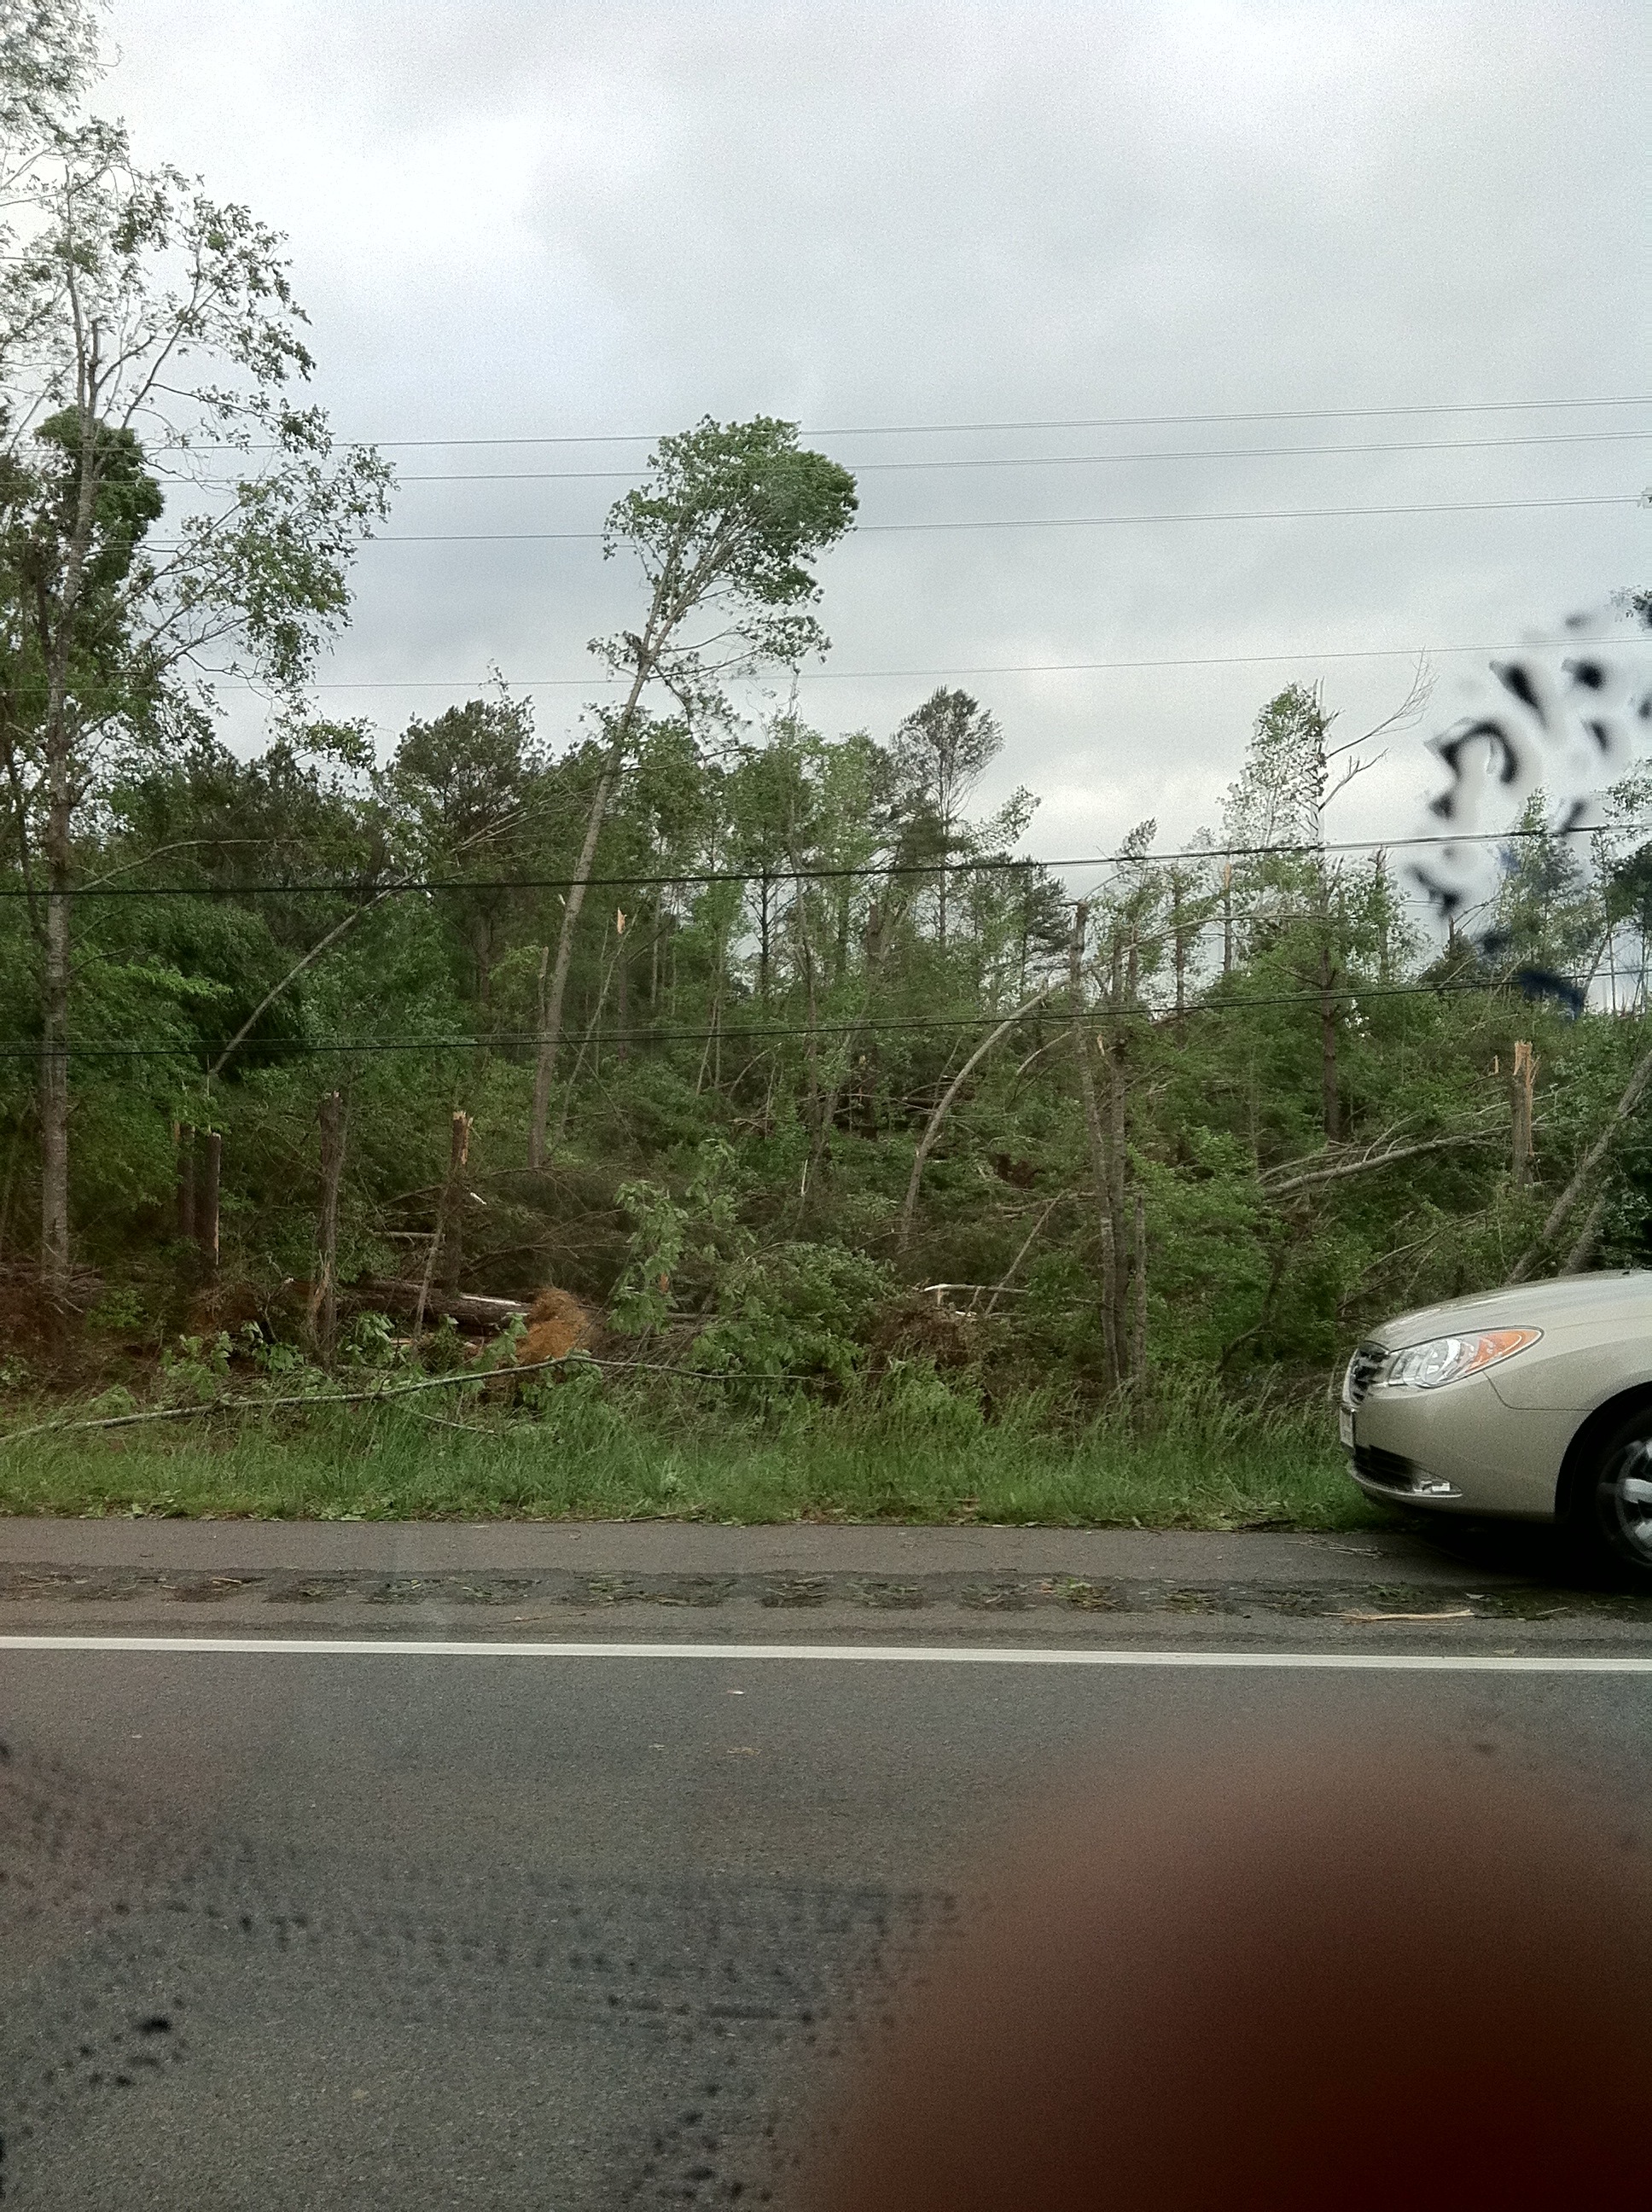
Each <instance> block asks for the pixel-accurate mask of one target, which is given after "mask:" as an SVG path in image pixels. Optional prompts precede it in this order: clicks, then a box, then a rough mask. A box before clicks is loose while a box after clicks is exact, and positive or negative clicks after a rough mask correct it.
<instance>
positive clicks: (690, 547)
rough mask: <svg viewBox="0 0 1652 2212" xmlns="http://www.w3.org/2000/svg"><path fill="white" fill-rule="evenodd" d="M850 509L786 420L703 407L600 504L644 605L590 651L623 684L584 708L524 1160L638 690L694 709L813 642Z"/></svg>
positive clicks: (845, 482) (608, 547)
mask: <svg viewBox="0 0 1652 2212" xmlns="http://www.w3.org/2000/svg"><path fill="white" fill-rule="evenodd" d="M854 510H855V491H854V479H853V477H851V476H850V474H849V472H848V471H847V469H842V468H840V467H839V466H838V465H837V464H836V462H835V461H829V460H828V459H826V458H825V456H824V455H823V454H822V453H810V452H809V451H807V450H806V449H805V448H803V447H799V444H798V434H797V426H796V425H795V423H791V422H777V421H775V420H774V419H773V418H772V417H769V416H757V417H756V419H755V420H753V421H752V422H740V423H731V424H723V423H720V422H712V421H711V420H710V419H709V417H708V419H707V420H706V421H705V422H701V423H700V424H699V425H698V427H697V428H695V429H692V430H685V431H683V432H681V433H680V434H679V435H677V436H675V437H671V438H663V439H661V441H660V442H659V447H658V448H657V450H656V451H655V453H654V454H653V457H652V459H650V462H649V465H648V474H647V478H646V479H645V481H644V482H643V483H641V485H639V486H638V487H637V489H635V491H630V492H628V493H627V494H626V495H625V496H624V498H623V499H621V500H618V501H616V502H615V505H614V506H613V507H612V508H611V509H610V513H609V516H608V522H607V526H606V531H605V533H604V542H603V554H604V558H605V559H607V558H612V557H613V556H615V555H616V554H617V553H618V552H620V551H621V550H629V551H630V552H631V553H632V554H634V555H635V557H636V560H637V562H638V564H639V566H640V567H641V571H642V576H643V581H644V583H645V585H646V586H647V594H648V597H647V611H646V612H645V614H644V616H643V618H642V623H641V628H640V629H635V630H626V631H623V632H622V633H621V635H619V636H618V637H616V638H611V639H610V640H608V641H606V642H605V643H604V644H603V645H601V646H600V647H598V651H599V652H600V653H602V655H603V657H604V659H605V660H606V661H607V663H608V665H609V666H610V668H611V669H613V670H614V671H615V672H616V674H621V673H623V674H624V675H625V677H626V678H628V679H629V688H628V690H627V693H626V696H625V699H624V702H623V704H622V705H620V706H619V707H617V708H604V709H603V710H602V711H601V713H600V714H599V717H598V720H599V722H600V726H601V728H602V732H603V736H604V739H605V741H606V744H607V751H606V755H605V757H604V763H603V769H602V773H601V775H599V776H598V781H597V785H596V789H595V791H594V792H593V793H592V800H591V811H590V814H589V816H588V817H587V820H586V834H585V841H584V843H583V844H582V845H581V847H580V855H579V858H578V860H577V861H576V862H575V864H574V875H573V880H572V882H571V884H569V887H568V900H567V904H566V905H565V906H564V908H563V909H562V926H561V927H560V929H559V931H558V933H557V939H556V962H555V964H554V966H553V967H552V969H551V973H550V992H549V995H548V997H547V1000H546V1005H545V1012H544V1022H543V1024H542V1028H541V1034H540V1039H539V1057H538V1068H537V1071H536V1074H535V1079H534V1088H533V1110H532V1117H531V1122H530V1125H529V1132H528V1164H529V1166H530V1167H533V1168H538V1167H539V1166H541V1165H542V1164H544V1154H545V1121H546V1116H547V1114H548V1112H549V1110H550V1086H551V1081H552V1078H553V1075H554V1073H555V1070H556V1054H557V1049H558V1047H559V1045H560V1043H561V1041H562V1002H563V999H564V996H565V994H566V992H567V988H568V969H569V967H570V965H571V964H572V961H573V952H574V931H575V929H576V927H578V923H579V919H580V908H582V906H583V905H584V902H585V894H586V884H588V883H589V881H590V878H591V874H592V866H593V863H594V860H595V857H596V850H597V840H598V836H600V835H601V832H602V825H603V820H604V816H605V815H606V813H607V811H608V802H609V799H610V795H611V793H612V791H613V787H614V781H615V779H616V776H617V775H619V772H620V769H621V767H622V764H623V762H624V761H625V759H626V757H627V755H628V754H629V750H630V749H631V747H632V745H633V744H634V743H635V738H636V736H637V733H638V729H639V726H640V716H641V710H642V705H643V695H644V693H645V692H646V691H647V689H648V687H649V685H650V684H662V685H663V686H664V687H665V690H667V691H669V692H670V693H671V695H672V696H673V697H674V698H675V699H676V700H677V702H678V704H679V706H680V707H681V708H682V710H683V713H684V714H686V715H688V716H689V719H690V720H704V719H706V718H707V717H708V716H715V715H718V714H722V713H724V712H725V711H726V709H725V708H724V703H723V699H722V693H721V682H722V679H723V678H725V677H726V676H728V675H731V674H732V673H733V672H735V671H737V670H741V669H749V668H751V667H754V666H756V665H759V664H760V663H762V662H763V661H776V660H778V661H780V662H782V663H784V664H786V665H791V666H795V665H797V664H798V662H799V661H800V660H801V659H804V658H805V656H806V655H807V654H809V653H818V652H820V651H822V650H823V648H824V646H825V643H826V640H825V637H824V635H823V632H822V631H821V629H820V627H819V624H818V623H817V622H816V620H815V618H814V617H813V615H812V614H811V613H810V612H808V611H807V610H808V609H809V607H810V606H811V604H812V603H813V602H814V601H815V600H816V599H817V598H818V597H819V586H818V585H817V582H816V580H815V577H814V573H813V570H812V568H811V566H810V563H811V562H812V561H814V560H815V559H816V558H817V556H819V555H820V554H821V553H822V552H823V551H824V550H825V549H826V548H827V547H828V546H829V545H831V544H834V543H835V541H836V540H837V539H838V538H841V536H842V534H843V532H845V531H846V530H847V528H848V526H849V525H850V522H851V521H852V520H853V515H854Z"/></svg>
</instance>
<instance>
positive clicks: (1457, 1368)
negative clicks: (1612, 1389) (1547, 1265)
mask: <svg viewBox="0 0 1652 2212" xmlns="http://www.w3.org/2000/svg"><path fill="white" fill-rule="evenodd" d="M1542 1334H1543V1332H1542V1330H1541V1329H1540V1328H1488V1329H1485V1330H1483V1331H1482V1332H1481V1334H1479V1336H1434V1337H1430V1339H1429V1340H1428V1342H1427V1343H1426V1344H1408V1345H1407V1346H1406V1348H1405V1350H1404V1351H1403V1352H1395V1353H1394V1356H1393V1358H1391V1359H1390V1360H1389V1361H1388V1364H1387V1365H1386V1366H1385V1367H1384V1368H1383V1370H1382V1373H1381V1375H1379V1376H1377V1378H1376V1379H1377V1383H1379V1385H1382V1386H1386V1387H1388V1388H1398V1387H1401V1386H1403V1387H1406V1388H1408V1389H1412V1390H1437V1389H1439V1388H1440V1385H1441V1384H1442V1383H1457V1382H1461V1379H1462V1377H1463V1376H1465V1375H1478V1374H1479V1371H1480V1370H1481V1369H1482V1368H1483V1367H1495V1366H1496V1364H1497V1362H1498V1360H1500V1359H1512V1358H1514V1356H1515V1353H1516V1352H1524V1351H1525V1350H1526V1349H1527V1346H1529V1345H1534V1344H1535V1343H1536V1342H1537V1340H1538V1339H1539V1338H1540V1336H1541V1335H1542Z"/></svg>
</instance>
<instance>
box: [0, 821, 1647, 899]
mask: <svg viewBox="0 0 1652 2212" xmlns="http://www.w3.org/2000/svg"><path fill="white" fill-rule="evenodd" d="M1608 830H1617V831H1619V832H1625V833H1627V834H1629V835H1631V836H1637V835H1639V834H1641V833H1642V832H1643V831H1646V830H1652V823H1562V824H1560V825H1558V826H1557V827H1556V828H1553V829H1545V828H1539V829H1525V828H1515V829H1473V830H1467V831H1460V830H1449V829H1441V830H1431V831H1429V832H1428V833H1426V834H1425V835H1422V836H1415V837H1349V838H1339V839H1330V840H1327V842H1325V843H1323V844H1317V845H1302V844H1297V845H1291V844H1266V845H1189V846H1184V847H1183V848H1181V851H1179V852H1172V853H1131V852H1117V853H1088V854H1083V855H1081V856H1080V857H1079V858H1078V859H1077V860H1041V859H1040V858H1038V857H1037V856H1036V855H1033V856H1031V857H1029V858H1027V859H1016V858H1014V857H1004V858H999V857H997V856H993V857H990V858H987V859H983V860H896V861H878V862H868V863H867V864H866V865H865V866H861V867H854V868H767V869H765V868H762V867H757V866H750V867H742V868H685V869H679V870H677V871H676V872H674V873H672V874H670V875H658V876H644V875H608V876H598V875H592V876H586V877H585V878H582V880H583V882H584V883H585V884H586V888H587V889H588V890H659V889H662V888H665V887H668V886H674V885H679V884H760V883H770V884H793V883H838V882H845V881H851V882H859V881H863V880H865V879H868V878H872V877H893V876H921V877H927V878H938V877H940V876H948V877H953V878H956V877H958V876H965V875H977V874H987V873H1008V872H1013V871H1015V870H1023V871H1024V870H1027V869H1030V868H1042V869H1048V870H1049V871H1051V872H1057V871H1061V870H1066V869H1069V868H1071V869H1079V868H1108V867H1137V868H1148V869H1151V868H1157V867H1163V866H1165V865H1167V864H1168V863H1169V862H1170V861H1172V860H1261V859H1266V858H1269V857H1275V856H1277V857H1285V858H1297V859H1313V858H1315V857H1316V856H1320V855H1322V854H1328V853H1393V852H1404V851H1410V850H1412V849H1413V848H1417V847H1427V846H1435V845H1501V844H1505V843H1507V842H1509V840H1510V839H1511V838H1516V837H1598V836H1602V835H1605V834H1606V832H1607V831H1608ZM134 865H135V866H141V865H142V864H141V863H134ZM574 881H575V878H574V877H572V876H423V877H411V876H409V877H403V878H398V879H397V880H395V881H393V882H391V883H385V882H382V881H379V880H376V879H375V878H371V877H367V878H361V877H358V878H353V879H345V880H343V881H335V882H331V883H317V882H302V881H301V882H298V883H286V884H276V883H258V884H88V885H87V886H86V888H85V889H84V890H76V889H74V888H73V887H71V888H70V891H69V892H68V893H67V896H70V897H71V898H74V899H77V900H79V899H114V898H283V897H295V896H298V895H299V894H301V893H305V894H309V893H314V894H317V895H322V894H332V895H334V896H339V897H348V898H374V899H378V898H384V897H387V896H390V895H391V894H392V892H397V893H399V892H404V891H554V890H571V889H572V887H573V885H574ZM31 896H33V897H35V898H44V897H46V891H45V890H43V889H41V888H39V887H38V886H36V887H34V888H33V890H31V889H30V888H29V887H28V886H27V885H24V884H0V898H13V899H17V898H28V897H31Z"/></svg>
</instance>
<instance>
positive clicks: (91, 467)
mask: <svg viewBox="0 0 1652 2212" xmlns="http://www.w3.org/2000/svg"><path fill="white" fill-rule="evenodd" d="M75 305H76V338H77V343H78V345H79V349H80V357H79V359H78V361H77V363H76V368H77V377H78V384H79V391H78V394H77V404H78V410H79V415H80V483H79V486H78V488H77V494H76V503H75V520H74V525H73V527H72V529H71V531H70V538H69V544H68V550H67V551H66V554H65V556H64V570H63V581H62V584H61V586H60V587H59V590H58V606H57V624H56V629H55V630H53V629H52V628H51V626H50V624H49V623H48V622H47V621H46V620H45V619H43V620H42V622H41V625H40V630H41V635H40V643H41V645H42V647H44V648H45V651H46V714H45V717H44V720H43V724H42V727H41V733H40V734H41V750H42V752H43V754H44V756H45V758H44V763H43V764H44V767H45V771H46V931H45V938H46V941H45V944H44V945H43V946H42V947H41V976H40V1276H41V1280H42V1283H43V1284H44V1285H45V1288H46V1292H47V1295H48V1296H49V1297H62V1296H63V1295H64V1292H65V1291H67V1290H68V1288H69V1268H70V1243H69V984H70V964H69V963H70V871H71V866H72V861H73V849H72V846H71V842H70V840H71V836H72V832H73V828H74V811H75V795H76V794H75V762H74V737H73V733H72V732H71V729H70V712H71V710H70V701H69V688H70V687H69V659H70V652H71V650H72V648H73V645H74V637H75V624H76V617H78V615H79V612H80V601H81V590H82V583H83V580H84V578H85V574H86V562H87V556H88V554H89V553H90V551H91V548H92V538H93V532H94V525H95V522H96V517H97V491H98V473H97V465H96V464H97V434H98V418H97V414H96V411H95V410H96V403H97V396H98V393H99V390H100V362H99V360H98V348H97V339H96V335H95V331H93V332H92V333H91V334H90V335H89V350H88V335H87V334H86V333H85V332H84V331H83V327H82V324H81V321H80V317H79V313H78V305H79V303H78V299H77V298H76V301H75Z"/></svg>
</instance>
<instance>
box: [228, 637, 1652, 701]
mask: <svg viewBox="0 0 1652 2212" xmlns="http://www.w3.org/2000/svg"><path fill="white" fill-rule="evenodd" d="M1589 645H1593V646H1594V647H1597V648H1605V647H1609V648H1610V649H1611V650H1612V651H1614V652H1615V651H1616V650H1617V648H1618V647H1619V646H1623V645H1652V630H1645V631H1637V632H1634V633H1631V634H1629V635H1625V636H1622V637H1617V636H1613V637H1610V638H1608V639H1606V640H1604V641H1602V640H1598V639H1596V640H1580V639H1578V638H1576V637H1538V638H1532V637H1528V638H1522V639H1521V641H1519V642H1518V643H1516V644H1514V645H1362V646H1349V647H1335V648H1333V649H1332V650H1329V651H1321V650H1317V649H1315V647H1311V646H1303V647H1298V648H1297V650H1296V651H1294V652H1290V653H1181V654H1176V655H1173V656H1167V657H1165V658H1163V659H1152V660H1010V661H1000V662H996V663H989V664H987V665H982V666H980V667H970V668H957V667H954V666H951V665H945V666H940V667H934V668H815V669H806V668H805V669H799V671H797V677H798V681H799V683H802V684H871V683H884V682H890V683H893V682H901V683H916V682H920V681H922V680H924V679H926V678H929V677H932V676H951V677H954V678H957V677H961V676H969V677H975V676H1083V675H1090V674H1095V673H1097V672H1104V671H1113V670H1132V669H1150V668H1258V667H1262V666H1266V665H1271V664H1273V663H1276V662H1279V661H1288V660H1314V661H1319V660H1418V659H1426V658H1428V656H1429V655H1430V654H1436V653H1534V652H1543V651H1547V650H1551V649H1554V648H1557V647H1563V646H1575V647H1579V649H1580V650H1581V649H1582V648H1583V647H1586V646H1589ZM789 672H790V671H788V673H789ZM630 680H631V679H630V678H629V677H625V676H519V677H517V678H514V679H513V681H514V682H515V684H517V685H519V686H520V687H521V688H522V689H524V690H526V689H530V688H531V689H533V690H541V691H548V690H572V689H574V688H584V687H587V686H592V685H607V684H629V682H630ZM491 681H493V679H492V678H485V677H472V676H462V677H460V676H456V677H452V678H441V677H406V678H404V677H373V678H354V677H352V678H334V677H323V678H320V679H319V681H318V682H316V683H314V684H312V685H311V687H310V688H311V690H315V691H463V690H475V689H477V688H479V687H480V686H481V685H482V684H485V683H489V682H491ZM247 688H248V689H250V690H256V689H257V688H258V687H257V686H256V685H249V686H248V687H247Z"/></svg>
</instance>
